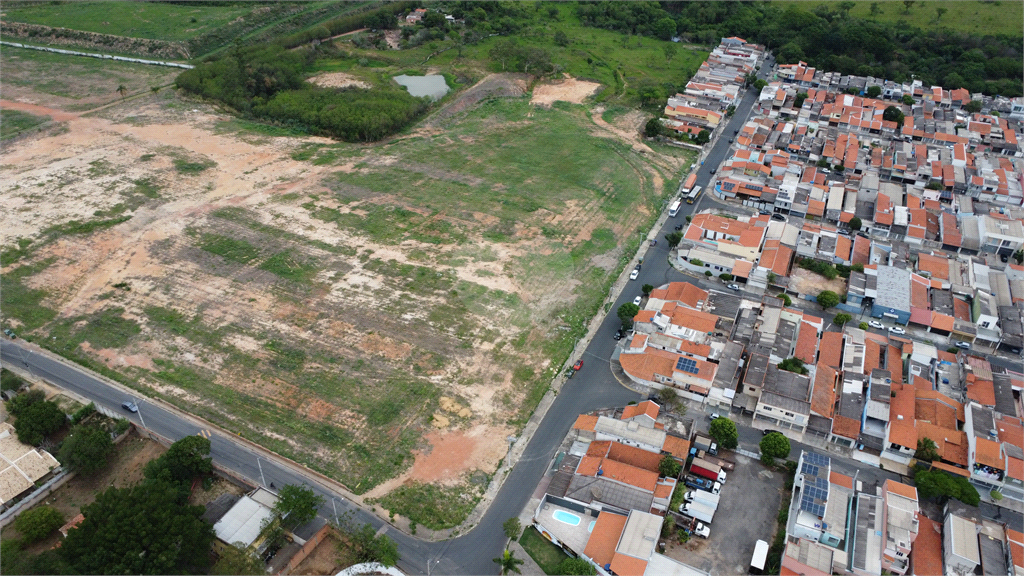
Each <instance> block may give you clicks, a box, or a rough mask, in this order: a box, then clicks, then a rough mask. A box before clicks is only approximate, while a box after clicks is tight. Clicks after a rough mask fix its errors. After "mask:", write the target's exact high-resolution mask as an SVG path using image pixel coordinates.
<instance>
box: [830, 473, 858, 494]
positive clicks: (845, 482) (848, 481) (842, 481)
mask: <svg viewBox="0 0 1024 576" xmlns="http://www.w3.org/2000/svg"><path fill="white" fill-rule="evenodd" d="M828 481H829V482H830V483H832V484H835V485H836V486H842V487H843V488H849V489H850V490H853V478H850V477H849V476H847V475H846V474H840V473H839V472H836V471H835V470H830V471H829V474H828Z"/></svg>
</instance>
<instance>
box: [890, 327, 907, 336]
mask: <svg viewBox="0 0 1024 576" xmlns="http://www.w3.org/2000/svg"><path fill="white" fill-rule="evenodd" d="M889 332H892V333H893V334H899V335H901V336H902V335H903V334H906V333H907V331H906V330H904V329H903V328H900V327H899V326H889Z"/></svg>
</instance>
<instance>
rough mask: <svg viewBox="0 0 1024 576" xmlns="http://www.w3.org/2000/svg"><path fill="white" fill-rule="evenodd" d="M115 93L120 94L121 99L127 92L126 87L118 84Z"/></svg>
mask: <svg viewBox="0 0 1024 576" xmlns="http://www.w3.org/2000/svg"><path fill="white" fill-rule="evenodd" d="M117 93H118V94H120V95H121V100H124V95H125V94H127V93H128V88H126V87H125V85H124V84H118V85H117Z"/></svg>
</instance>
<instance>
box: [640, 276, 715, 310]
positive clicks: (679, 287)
mask: <svg viewBox="0 0 1024 576" xmlns="http://www.w3.org/2000/svg"><path fill="white" fill-rule="evenodd" d="M651 298H655V299H657V300H674V301H676V302H682V303H683V304H685V305H687V306H689V307H690V308H699V307H700V306H701V305H703V303H705V302H707V301H708V293H707V291H706V290H701V289H700V288H698V287H697V286H694V285H693V284H690V283H689V282H671V283H669V285H668V286H666V287H665V288H656V289H654V290H652V291H651Z"/></svg>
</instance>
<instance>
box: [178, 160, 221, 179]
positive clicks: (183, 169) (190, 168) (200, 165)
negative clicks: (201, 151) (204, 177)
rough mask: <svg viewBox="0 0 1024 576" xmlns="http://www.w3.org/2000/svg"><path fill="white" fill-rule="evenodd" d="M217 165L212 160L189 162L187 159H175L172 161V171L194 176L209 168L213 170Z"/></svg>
mask: <svg viewBox="0 0 1024 576" xmlns="http://www.w3.org/2000/svg"><path fill="white" fill-rule="evenodd" d="M216 165H217V163H216V162H214V161H213V160H207V159H205V158H204V159H202V160H191V159H188V158H182V157H177V158H175V159H174V169H175V170H177V171H178V173H179V174H186V175H195V174H199V173H200V172H203V171H205V170H207V169H209V168H213V167H214V166H216Z"/></svg>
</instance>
